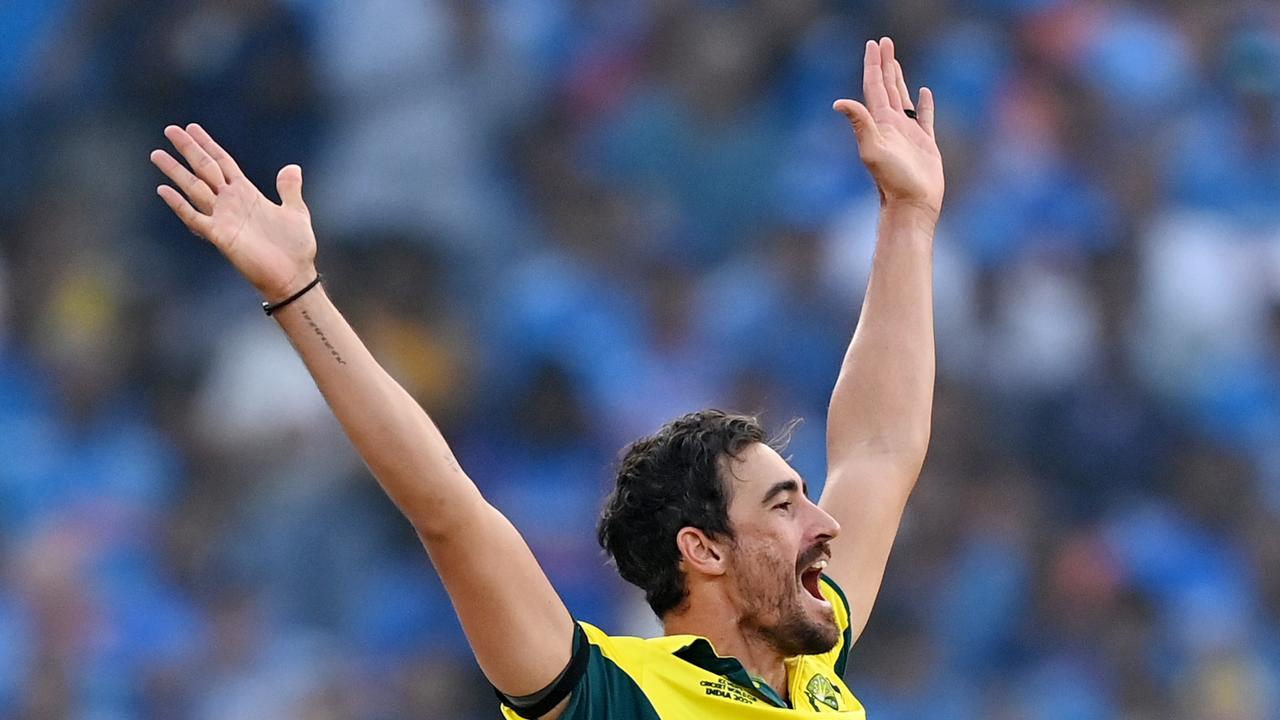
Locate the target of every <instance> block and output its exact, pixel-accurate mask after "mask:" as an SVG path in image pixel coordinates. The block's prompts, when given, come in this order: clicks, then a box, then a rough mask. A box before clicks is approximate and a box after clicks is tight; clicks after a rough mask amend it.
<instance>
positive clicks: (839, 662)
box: [815, 575, 853, 675]
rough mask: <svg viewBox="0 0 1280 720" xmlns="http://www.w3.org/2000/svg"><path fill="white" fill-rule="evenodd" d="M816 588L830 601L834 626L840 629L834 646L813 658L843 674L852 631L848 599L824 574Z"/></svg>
mask: <svg viewBox="0 0 1280 720" xmlns="http://www.w3.org/2000/svg"><path fill="white" fill-rule="evenodd" d="M818 588H819V590H820V591H821V592H822V597H824V598H826V600H827V602H829V603H831V610H832V613H833V614H834V615H835V620H836V628H838V629H839V630H840V639H839V640H837V641H836V645H835V647H833V648H831V649H830V650H828V651H827V652H825V653H822V654H821V655H817V656H815V658H816V659H818V660H820V661H822V662H824V663H825V664H827V665H829V666H831V668H832V669H834V670H835V672H836V674H837V675H844V668H845V664H846V663H847V662H848V659H849V648H850V646H851V645H853V632H852V629H851V627H850V623H849V599H848V598H846V597H845V595H844V590H842V589H840V585H839V584H837V583H836V581H835V580H832V579H831V578H830V577H828V576H826V575H823V576H822V577H821V579H820V580H819V583H818Z"/></svg>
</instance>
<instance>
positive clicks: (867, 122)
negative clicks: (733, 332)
mask: <svg viewBox="0 0 1280 720" xmlns="http://www.w3.org/2000/svg"><path fill="white" fill-rule="evenodd" d="M863 94H864V97H865V100H866V105H862V104H860V103H857V102H854V101H852V100H839V101H837V102H836V104H835V109H836V110H838V111H840V112H842V113H844V114H845V115H846V116H847V117H848V118H849V120H850V122H851V123H852V124H853V128H854V132H855V134H856V135H857V139H858V152H859V155H860V156H861V158H862V161H863V162H864V163H865V164H866V166H867V169H868V170H870V172H871V175H872V177H873V178H874V179H875V181H876V186H877V188H878V189H879V191H880V196H881V212H880V224H879V229H878V231H877V237H876V251H875V259H874V260H873V261H872V269H871V276H870V281H869V282H868V285H867V294H866V298H865V299H864V301H863V305H862V314H861V316H860V318H859V320H858V327H857V329H856V330H855V332H854V335H853V341H852V342H851V343H850V345H849V350H848V352H847V353H846V354H845V358H844V363H843V365H842V366H841V368H840V376H839V378H838V379H837V380H836V386H835V390H834V392H833V393H832V395H831V406H830V409H829V412H828V416H827V466H828V475H827V482H826V487H825V489H824V491H823V494H822V499H821V501H820V505H821V506H822V507H823V509H825V510H826V511H827V512H829V513H831V515H832V516H833V517H835V518H836V520H838V521H839V522H840V524H841V527H842V528H843V531H842V532H841V534H840V535H839V536H838V537H836V538H835V539H834V540H832V541H831V550H832V553H831V562H830V565H829V566H828V569H827V574H829V575H830V576H831V577H832V578H833V579H835V581H836V582H837V583H839V584H840V586H841V587H842V588H843V589H844V591H845V595H846V597H847V598H848V600H849V605H850V627H851V630H852V633H853V636H854V637H855V638H856V637H857V636H858V635H859V634H861V632H862V630H863V628H864V627H865V626H866V623H867V618H868V617H869V616H870V615H871V607H872V605H873V604H874V602H875V598H876V595H877V594H878V593H879V591H880V583H881V580H882V578H883V577H884V569H885V564H886V563H887V562H888V559H889V550H890V548H891V547H892V546H893V540H894V537H895V536H896V535H897V533H898V525H899V522H900V521H901V519H902V513H903V510H904V509H905V507H906V503H907V498H908V496H910V494H911V490H912V488H913V487H914V486H915V483H916V479H917V477H919V474H920V468H921V465H922V464H923V463H924V456H925V451H926V449H927V448H928V444H929V431H930V421H931V415H932V409H933V380H934V341H933V278H932V273H933V235H934V228H935V227H936V225H937V220H938V213H939V211H940V209H941V206H942V195H943V187H944V182H943V174H942V157H941V154H940V153H939V151H938V146H937V143H936V141H935V140H934V133H933V116H934V106H933V95H932V93H930V92H929V90H928V89H921V91H920V106H919V108H918V110H917V109H916V108H915V107H914V105H913V104H912V102H911V97H910V94H909V92H908V90H907V86H906V82H905V81H904V79H903V75H902V68H901V66H900V65H899V64H898V61H897V60H896V59H895V58H894V48H893V42H892V41H891V40H889V39H888V38H883V39H881V40H880V42H878V43H876V42H868V43H867V48H866V57H865V67H864V76H863ZM908 111H910V112H908ZM917 113H918V117H912V115H917Z"/></svg>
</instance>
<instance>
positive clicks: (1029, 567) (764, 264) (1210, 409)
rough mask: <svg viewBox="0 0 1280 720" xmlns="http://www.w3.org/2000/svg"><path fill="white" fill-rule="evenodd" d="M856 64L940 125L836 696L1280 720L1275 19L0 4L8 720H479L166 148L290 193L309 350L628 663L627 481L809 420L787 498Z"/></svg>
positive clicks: (1093, 11)
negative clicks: (458, 471)
mask: <svg viewBox="0 0 1280 720" xmlns="http://www.w3.org/2000/svg"><path fill="white" fill-rule="evenodd" d="M885 34H888V35H892V36H893V37H894V38H895V40H896V41H897V43H898V47H899V56H900V57H901V58H902V59H903V65H904V67H905V68H906V71H907V76H908V82H909V83H911V84H912V86H913V87H918V86H919V85H921V84H927V85H928V86H930V87H931V88H932V89H933V90H934V93H935V95H936V96H937V98H938V103H939V111H938V128H939V136H940V142H941V145H942V148H943V154H944V157H945V159H946V165H947V180H948V195H947V201H946V207H945V209H944V213H943V222H942V226H941V228H940V232H939V236H938V239H937V244H936V284H937V290H936V295H937V298H936V308H937V324H938V343H939V358H940V369H939V379H938V391H937V404H936V410H935V423H934V433H933V438H934V439H933V445H932V448H931V450H930V457H929V459H928V461H927V463H926V466H925V470H924V474H923V477H922V479H921V481H920V484H919V486H918V490H917V493H916V495H915V497H914V499H913V501H912V503H911V505H910V507H909V509H908V514H907V517H906V520H905V522H904V526H903V529H902V533H901V535H900V537H899V540H898V544H897V546H896V550H895V553H894V556H893V557H892V559H891V561H890V565H889V569H888V573H887V579H886V582H885V586H884V590H883V593H882V595H881V598H880V601H879V604H878V606H877V610H876V612H875V614H874V615H873V616H872V619H871V624H870V626H869V628H868V630H867V632H866V634H865V635H864V637H863V638H862V640H861V641H860V643H859V644H858V645H857V647H856V648H855V650H854V652H853V656H852V659H851V664H850V667H849V671H848V682H849V685H850V687H851V688H853V689H854V691H855V693H857V694H858V695H859V697H860V698H861V699H862V700H863V702H864V703H865V704H866V706H867V707H868V709H869V717H871V718H873V720H907V719H913V720H914V719H919V718H937V719H941V720H969V719H973V720H977V719H978V718H983V719H985V720H991V719H994V720H1110V719H1115V720H1164V719H1169V718H1176V719H1184V720H1275V719H1276V718H1280V6H1278V5H1277V4H1276V3H1274V2H1271V1H1268V0H1259V1H1257V2H1252V1H1249V0H1233V1H1231V2H1222V1H1220V0H1163V1H1160V2H1157V1H1156V0H1106V1H1104V0H971V1H966V2H961V1H960V0H892V1H889V0H848V1H847V2H821V1H819V0H645V1H639V0H361V1H360V2H349V1H344V0H288V1H286V0H273V1H268V0H188V1H186V2H171V1H162V0H127V1H126V0H8V2H6V3H4V4H2V5H0V157H2V158H3V162H2V163H0V718H5V719H8V718H13V719H15V720H43V719H46V718H47V719H55V718H74V719H77V720H117V719H120V720H123V719H125V718H156V719H161V718H196V719H199V720H240V719H245V720H248V719H256V718H279V719H290V718H299V719H302V718H306V719H312V718H314V719H317V720H329V719H332V720H345V719H347V718H351V719H369V720H383V719H386V720H391V719H392V718H408V717H416V718H442V719H449V720H472V719H474V718H493V717H497V709H496V703H495V701H494V700H493V697H492V695H491V693H490V691H489V690H488V688H487V686H486V684H485V682H484V679H483V676H482V675H480V673H479V671H478V670H477V668H476V666H475V663H474V660H473V659H472V658H471V656H470V653H469V651H468V649H467V647H466V644H465V641H464V639H463V637H462V635H461V632H460V630H459V628H458V625H457V623H456V621H455V620H454V618H453V615H452V610H451V608H450V605H449V602H448V598H447V597H446V596H445V595H444V593H443V591H442V589H441V587H440V585H439V583H438V581H437V580H436V579H435V576H434V575H433V573H432V570H431V566H430V563H429V561H428V560H427V558H426V557H425V555H424V554H423V553H422V551H421V549H420V547H419V546H418V544H417V542H416V538H415V537H414V535H413V533H412V531H411V529H410V528H409V527H408V525H407V523H405V522H404V521H403V520H402V519H401V518H400V517H399V516H398V515H397V514H396V512H395V510H394V508H393V507H392V506H391V504H390V503H389V502H388V501H387V500H385V499H384V498H383V497H382V496H381V494H380V492H379V491H378V489H377V486H376V484H375V483H374V481H373V480H372V479H371V478H370V476H369V474H368V472H367V470H366V469H365V468H364V466H363V465H362V464H361V462H360V460H359V458H358V457H357V456H355V454H354V453H353V451H352V450H351V448H350V446H349V445H347V444H346V442H345V440H344V439H343V438H342V436H341V433H340V431H339V429H338V427H337V425H336V423H335V421H334V420H333V419H332V418H331V417H330V415H329V414H328V412H327V409H326V407H325V405H324V403H323V400H322V399H321V398H320V396H319V394H318V393H317V392H316V390H315V388H314V386H313V385H312V384H311V381H310V378H309V377H308V376H307V374H306V372H305V370H304V368H303V367H302V366H301V364H300V362H299V361H298V360H297V359H296V358H295V356H294V355H293V352H292V350H291V349H290V347H289V345H288V343H287V341H286V340H285V338H284V336H283V335H282V333H280V332H279V330H278V328H277V327H276V325H275V323H274V322H272V321H271V320H269V319H266V318H264V317H263V315H262V313H261V312H260V311H259V310H258V309H257V302H258V300H259V298H256V297H255V296H254V294H253V292H252V290H251V289H250V288H249V287H248V286H247V284H246V283H244V282H243V281H242V280H241V279H240V278H239V277H238V276H237V275H236V274H235V273H234V271H233V270H231V268H230V267H229V266H228V265H227V264H226V263H225V262H223V261H222V260H221V258H220V257H219V256H218V255H217V253H216V252H215V251H214V250H213V249H212V248H211V247H210V246H208V245H207V244H205V243H204V242H203V241H201V240H199V239H197V238H194V237H192V236H190V235H189V234H187V233H186V231H185V230H184V229H183V228H182V227H181V225H180V223H178V222H177V220H176V219H174V218H173V217H172V216H171V215H170V214H169V213H168V211H167V209H166V208H165V207H164V206H163V203H161V202H160V200H159V199H158V198H156V197H155V195H154V193H153V191H152V190H153V188H154V186H155V185H156V184H157V183H159V182H161V181H162V179H163V178H162V177H161V176H160V175H159V173H158V172H156V171H154V169H153V168H151V166H150V165H149V164H148V162H147V154H148V152H149V151H150V150H151V149H152V148H154V147H160V146H162V143H163V136H162V135H161V130H162V129H163V127H164V126H165V125H166V124H169V123H184V122H191V121H199V122H201V123H202V124H203V125H204V126H205V127H206V128H208V129H209V130H210V131H211V132H212V133H213V135H214V136H215V137H217V138H218V139H219V140H220V141H221V142H222V144H223V145H224V146H226V147H227V148H228V149H229V150H230V151H231V152H232V153H233V154H234V155H235V156H236V157H237V158H238V159H239V161H240V164H241V165H242V166H243V167H244V168H245V170H246V171H247V173H248V174H249V176H250V177H251V178H252V179H254V180H255V181H257V182H258V183H259V185H260V187H263V188H264V189H266V190H267V191H268V194H269V195H271V196H274V187H273V179H274V173H275V170H276V169H277V168H279V167H280V166H282V165H284V164H286V163H289V162H298V163H301V164H302V165H303V167H304V169H305V172H306V189H305V194H306V197H307V198H308V201H309V204H310V207H311V210H312V214H313V217H314V220H315V225H316V229H317V233H318V236H319V238H320V255H319V263H320V268H321V270H322V272H324V273H325V277H326V283H327V285H328V287H329V288H330V293H331V295H333V296H334V297H335V299H336V301H337V302H338V304H339V307H340V308H341V309H342V310H343V311H344V312H345V313H346V314H347V316H348V317H349V319H350V320H351V321H352V323H353V325H354V326H355V327H356V329H357V331H358V332H360V333H361V335H362V336H363V337H364V338H365V339H366V341H367V342H368V343H369V345H370V346H371V348H372V349H373V351H374V353H375V355H376V356H377V357H379V359H380V360H382V361H383V363H384V365H385V366H386V367H387V368H388V369H389V370H390V371H391V372H392V374H393V375H395V376H396V377H397V378H398V379H399V380H401V381H402V382H403V384H404V385H405V386H406V387H407V389H408V390H409V391H410V392H411V393H412V394H413V395H414V396H415V397H416V398H417V399H418V400H420V401H421V402H422V404H423V405H424V406H425V407H426V408H427V409H428V410H429V411H430V412H431V414H432V415H433V417H434V418H435V419H436V421H437V422H438V424H439V425H440V426H441V427H442V429H443V430H444V432H445V434H446V436H447V437H449V438H450V439H451V441H452V442H453V444H454V446H455V448H456V449H457V451H458V454H459V456H460V459H461V461H462V464H463V466H464V467H466V468H467V469H468V471H469V472H470V474H471V476H472V477H473V478H474V479H475V480H476V481H477V483H478V484H479V485H480V486H481V488H482V490H483V491H484V492H485V494H486V495H487V496H488V497H489V498H490V499H491V500H492V501H493V502H494V503H495V504H496V505H497V506H498V507H499V508H500V509H502V510H503V511H504V512H506V513H507V514H508V515H509V516H510V517H511V519H512V520H513V521H514V523H515V524H516V526H517V527H519V528H520V529H521V530H522V531H523V533H524V535H525V537H526V538H527V539H528V541H529V543H530V544H531V546H532V547H533V549H534V551H535V553H536V554H537V556H538V558H539V559H540V560H541V562H542V564H543V566H544V567H545V568H546V570H547V571H548V573H549V575H550V576H551V578H552V580H553V582H554V583H555V585H556V587H557V588H558V589H559V590H560V592H561V593H562V595H563V597H564V599H565V601H566V602H567V603H568V605H569V607H570V609H571V610H572V612H573V613H574V614H575V615H576V616H577V617H579V618H581V619H584V620H588V621H590V622H592V623H595V624H598V625H601V626H603V627H606V628H609V629H610V630H611V631H614V632H617V633H628V632H631V633H641V634H643V633H652V632H656V627H657V626H656V623H655V622H654V620H653V618H652V617H650V616H648V614H647V609H646V608H645V606H644V605H643V603H642V602H641V600H640V598H639V596H638V594H637V593H636V592H635V591H634V590H633V589H631V588H629V587H628V586H626V585H625V584H624V583H623V582H622V581H621V580H619V579H618V578H617V577H616V576H615V573H614V571H613V569H612V568H610V567H609V566H608V565H607V564H606V563H605V561H604V558H603V556H602V553H601V551H600V550H599V549H598V547H597V546H596V544H595V540H594V523H595V518H596V513H597V511H598V509H599V505H600V502H601V500H602V498H603V496H604V495H605V493H606V492H607V490H608V488H609V485H610V483H611V480H612V475H611V473H612V466H613V463H614V462H615V461H616V458H617V453H618V451H619V449H620V448H621V447H622V446H623V445H624V444H625V443H626V442H627V441H629V440H631V439H633V438H635V437H637V436H638V435H640V434H643V433H647V432H651V431H653V430H654V429H656V428H657V426H658V425H659V424H660V423H662V422H663V421H664V420H666V419H669V418H671V417H673V416H675V415H678V414H680V413H683V412H686V411H689V410H693V409H697V408H701V407H706V406H719V407H724V408H729V409H735V410H739V411H760V412H762V413H763V417H764V420H765V422H766V424H767V425H770V426H772V427H778V426H780V425H782V424H783V423H785V422H786V421H787V420H789V419H791V418H792V417H801V418H804V419H805V420H806V422H805V423H804V424H803V425H802V426H801V428H800V429H799V431H797V433H796V435H795V437H794V440H793V442H792V446H791V452H792V453H793V461H794V464H795V465H796V467H797V468H798V469H799V470H800V472H801V473H802V474H803V475H804V476H805V477H806V478H807V479H808V482H809V484H810V486H811V487H814V488H815V491H816V490H817V489H819V488H820V486H821V481H822V477H823V473H824V464H823V463H824V460H823V429H824V425H825V423H824V414H825V407H826V401H827V398H828V396H829V393H830V389H831V386H832V383H833V381H834V379H835V375H836V371H837V369H838V367H839V363H840V359H841V356H842V353H843V350H844V347H845V345H846V343H847V342H848V339H849V337H850V334H851V332H852V330H853V327H854V325H855V323H856V321H857V313H858V308H859V303H860V300H861V294H862V292H863V289H864V287H865V282H866V277H867V272H868V270H869V260H870V256H871V252H872V245H873V240H874V229H875V218H876V213H877V209H878V206H877V197H876V193H875V190H874V188H873V187H872V186H871V184H870V180H869V177H868V176H867V174H866V172H865V171H864V170H863V168H862V166H861V164H860V163H859V161H858V157H857V150H856V146H855V143H854V141H853V137H852V133H851V132H850V130H849V128H848V125H847V123H846V122H845V121H844V119H843V118H842V117H840V116H839V115H838V114H836V113H833V112H832V111H831V102H832V100H834V99H835V98H838V97H845V96H853V97H857V96H858V91H859V88H860V78H861V58H862V52H861V48H862V44H863V42H864V41H865V40H866V39H867V38H872V37H878V36H880V35H885ZM442 511H447V509H446V510H442ZM846 532H857V529H856V528H846ZM493 561H494V562H496V563H501V562H502V559H501V558H494V559H493Z"/></svg>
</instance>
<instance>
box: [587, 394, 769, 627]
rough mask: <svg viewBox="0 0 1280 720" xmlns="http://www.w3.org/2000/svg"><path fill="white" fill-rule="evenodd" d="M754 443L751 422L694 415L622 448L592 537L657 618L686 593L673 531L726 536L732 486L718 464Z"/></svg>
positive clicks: (758, 434) (713, 413) (754, 422)
mask: <svg viewBox="0 0 1280 720" xmlns="http://www.w3.org/2000/svg"><path fill="white" fill-rule="evenodd" d="M758 442H765V435H764V430H763V428H762V427H761V425H760V422H759V420H758V419H757V418H756V417H754V416H751V415H737V414H733V413H727V412H724V411H722V410H700V411H698V412H694V413H689V414H688V415H685V416H683V417H680V418H677V419H675V420H672V421H671V422H669V423H667V424H666V425H664V426H663V427H662V429H660V430H658V432H657V433H655V434H653V435H651V436H649V437H644V438H641V439H639V440H637V441H635V442H633V443H631V444H630V445H629V446H627V448H626V449H625V450H624V451H623V453H622V461H621V463H620V465H619V467H618V475H617V480H616V485H615V487H614V489H613V492H612V493H610V495H609V498H608V500H607V501H606V502H605V506H604V510H603V511H602V512H601V515H600V525H599V527H598V529H597V537H598V539H599V540H600V546H601V547H603V548H604V550H605V552H607V553H608V554H609V556H610V557H612V558H613V562H614V564H615V565H617V567H618V573H619V574H621V575H622V577H623V579H624V580H626V581H627V582H629V583H631V584H633V585H636V586H637V587H639V588H640V589H641V590H644V594H645V600H647V601H648V603H649V607H650V608H652V609H653V612H654V613H655V614H657V616H658V617H662V616H663V615H665V614H666V613H667V612H669V611H671V610H673V609H675V608H677V607H679V606H680V604H681V603H683V602H684V599H685V596H686V594H687V591H686V589H685V582H684V574H683V573H682V572H681V571H680V550H679V549H678V548H677V547H676V533H677V532H679V531H680V528H683V527H695V528H698V529H700V530H702V531H703V532H705V533H707V534H708V535H710V536H712V537H720V538H728V539H730V540H732V539H733V528H732V527H731V526H730V523H729V500H730V498H731V492H730V489H731V488H730V486H729V484H728V483H727V482H725V479H724V478H723V477H722V476H721V475H722V473H721V472H720V468H721V462H722V461H723V460H724V459H725V458H727V457H734V458H736V457H738V456H739V453H741V452H742V451H743V449H745V448H746V447H747V446H749V445H751V444H752V443H758Z"/></svg>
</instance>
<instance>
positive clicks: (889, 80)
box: [880, 37, 902, 112]
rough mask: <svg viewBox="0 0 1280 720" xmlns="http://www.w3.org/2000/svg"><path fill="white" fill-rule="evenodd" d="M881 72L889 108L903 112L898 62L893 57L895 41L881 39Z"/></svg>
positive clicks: (885, 38)
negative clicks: (899, 88) (899, 89)
mask: <svg viewBox="0 0 1280 720" xmlns="http://www.w3.org/2000/svg"><path fill="white" fill-rule="evenodd" d="M880 72H881V74H882V76H883V83H884V89H885V93H886V94H887V95H888V96H889V107H890V108H892V109H894V110H897V111H898V112H902V96H901V95H899V94H898V83H899V80H898V61H897V60H895V59H894V57H893V40H892V39H890V38H887V37H882V38H880Z"/></svg>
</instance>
